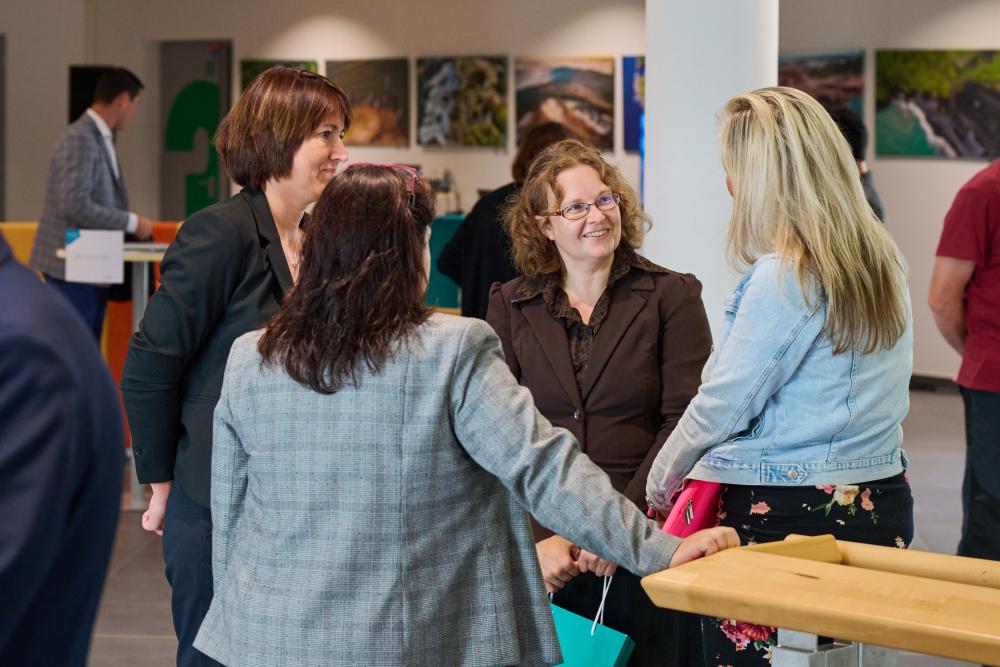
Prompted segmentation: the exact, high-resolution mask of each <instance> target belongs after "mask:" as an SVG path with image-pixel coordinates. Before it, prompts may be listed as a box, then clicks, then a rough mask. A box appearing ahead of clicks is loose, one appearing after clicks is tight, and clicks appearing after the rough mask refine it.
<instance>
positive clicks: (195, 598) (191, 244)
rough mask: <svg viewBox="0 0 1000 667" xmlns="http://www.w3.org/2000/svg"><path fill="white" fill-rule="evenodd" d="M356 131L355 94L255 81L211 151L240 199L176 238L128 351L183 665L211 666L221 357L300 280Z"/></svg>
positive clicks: (152, 512)
mask: <svg viewBox="0 0 1000 667" xmlns="http://www.w3.org/2000/svg"><path fill="white" fill-rule="evenodd" d="M350 123H351V106H350V103H349V102H348V99H347V96H346V95H345V94H344V92H343V91H342V90H341V89H340V88H339V87H338V86H337V85H336V84H334V83H333V82H332V81H330V80H329V79H327V78H325V77H323V76H320V75H318V74H313V73H311V72H307V71H305V70H298V69H290V68H286V67H274V68H271V69H269V70H267V71H265V72H263V73H262V74H260V75H259V76H258V77H257V78H256V79H254V80H253V82H251V84H250V86H249V87H247V89H246V91H244V93H243V95H242V96H241V97H240V99H239V100H237V102H236V104H235V105H234V106H233V108H232V109H231V110H230V112H229V113H228V114H227V115H226V117H225V118H224V119H223V120H222V123H221V124H220V126H219V129H218V132H217V134H216V139H215V144H216V148H217V149H218V151H219V155H220V156H221V157H222V162H223V164H224V165H225V167H226V169H227V170H228V171H229V173H230V175H231V176H232V177H233V180H235V181H236V182H237V183H239V184H240V185H242V186H243V190H242V191H241V192H240V193H239V194H237V195H235V196H234V197H231V198H230V199H227V200H226V201H223V202H220V203H218V204H213V205H212V206H209V207H208V208H206V209H204V210H202V211H199V212H197V213H195V214H194V215H192V216H191V217H189V218H188V219H187V220H186V221H185V223H184V224H183V225H182V226H181V228H180V230H179V231H178V233H177V238H176V239H175V240H174V242H173V243H172V244H171V245H170V248H168V250H167V254H166V256H165V257H164V258H163V263H162V265H161V271H162V282H161V285H160V289H159V290H158V291H157V292H156V294H154V295H153V298H152V300H151V301H150V303H149V307H148V308H147V309H146V312H145V316H144V317H143V320H142V322H141V323H140V324H139V330H138V331H137V332H136V333H135V334H134V335H133V337H132V340H131V343H130V345H129V351H128V357H127V359H126V361H125V369H124V372H123V377H122V394H123V398H124V402H125V409H126V411H127V413H128V418H129V425H130V427H131V429H132V441H133V448H132V451H133V454H134V458H135V467H136V473H137V474H138V477H139V481H141V482H143V483H150V484H151V485H152V488H153V497H152V499H151V500H150V502H149V509H148V511H147V512H146V513H145V514H143V517H142V526H143V528H145V529H146V530H150V531H155V532H157V533H159V534H161V535H163V555H164V560H165V562H166V574H167V580H168V581H169V582H170V585H171V588H172V591H173V593H172V596H173V597H172V611H173V619H174V629H175V631H176V633H177V639H178V648H177V664H178V665H185V666H186V665H213V664H216V663H215V662H214V661H213V660H211V659H209V658H207V657H206V656H204V655H202V654H201V653H199V652H198V651H197V650H196V649H194V647H193V646H192V642H193V641H194V637H195V634H196V633H197V632H198V626H199V625H200V624H201V621H202V619H203V618H204V615H205V613H206V612H207V611H208V607H209V604H210V602H211V599H212V569H211V568H212V566H211V560H210V558H209V554H210V546H211V534H212V519H211V514H210V512H209V473H210V460H211V452H212V438H211V432H212V411H213V410H214V409H215V404H216V402H217V401H218V398H219V392H220V390H221V388H222V373H223V369H224V367H225V363H226V356H227V355H228V354H229V348H230V346H231V345H232V342H233V341H234V340H235V339H236V338H237V337H238V336H240V335H242V334H244V333H246V332H247V331H251V330H253V329H256V328H258V327H260V326H261V325H262V324H263V323H264V322H266V321H267V319H268V318H270V317H271V315H273V314H274V313H275V312H277V310H278V305H279V304H280V303H281V301H282V299H283V295H284V294H285V292H287V291H288V290H289V289H290V288H291V286H292V284H293V283H294V281H295V280H296V278H297V277H298V272H299V256H300V253H301V248H302V242H303V238H304V231H303V227H304V223H305V221H306V215H305V209H306V208H307V207H308V206H310V205H311V204H313V203H314V202H315V201H316V200H317V199H319V195H320V193H321V192H322V191H323V188H324V187H325V186H326V184H327V183H329V182H330V179H331V178H333V175H334V173H336V170H337V165H338V164H339V163H341V162H343V161H344V160H346V159H347V150H346V149H345V148H344V143H343V135H344V133H345V132H346V130H347V128H348V127H349V126H350ZM175 482H176V483H175Z"/></svg>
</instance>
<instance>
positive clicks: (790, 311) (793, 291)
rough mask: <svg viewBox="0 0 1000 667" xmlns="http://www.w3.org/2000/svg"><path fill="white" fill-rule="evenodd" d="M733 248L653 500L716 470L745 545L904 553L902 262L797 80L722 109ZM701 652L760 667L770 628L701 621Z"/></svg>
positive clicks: (832, 130) (909, 508) (906, 347)
mask: <svg viewBox="0 0 1000 667" xmlns="http://www.w3.org/2000/svg"><path fill="white" fill-rule="evenodd" d="M721 143H722V164H723V167H724V169H725V173H726V183H727V185H728V187H729V190H730V192H731V194H732V196H733V213H732V219H731V222H730V226H729V235H728V251H729V255H730V260H731V262H732V263H733V264H734V265H736V266H739V267H743V268H746V273H745V275H744V276H743V278H742V280H740V282H739V284H738V286H737V287H736V290H735V291H734V293H733V295H732V298H731V299H730V300H729V301H728V303H727V305H726V311H725V322H724V325H723V328H722V331H721V334H720V336H719V339H718V341H717V343H716V347H715V350H714V352H713V354H712V357H711V358H710V359H709V361H708V364H707V365H706V368H705V373H704V377H703V382H702V385H701V387H700V389H699V390H698V395H697V396H695V398H694V399H693V400H692V401H691V403H690V405H689V406H688V408H687V410H686V412H685V413H684V416H683V417H682V418H681V420H680V422H679V423H678V425H677V428H675V429H674V431H673V433H672V434H671V436H670V438H669V439H668V440H667V443H666V445H664V447H663V449H662V450H661V451H660V454H659V455H658V456H657V458H656V461H655V462H654V463H653V466H652V470H651V472H650V474H649V480H648V485H647V497H648V498H649V502H650V504H651V505H652V506H653V507H655V508H657V509H659V510H667V509H668V508H669V506H670V502H671V498H672V497H673V495H674V494H675V492H676V491H677V489H678V488H679V487H680V485H681V483H682V482H683V480H684V479H685V478H693V479H701V480H708V481H715V482H721V483H723V484H725V485H726V487H725V491H724V492H723V496H722V500H721V503H720V504H721V507H720V517H721V522H722V523H723V525H728V526H733V527H735V528H736V530H737V532H738V533H739V534H740V538H741V541H742V542H743V543H744V544H747V543H753V542H769V541H775V540H780V539H783V538H784V537H785V536H786V535H787V534H789V533H793V532H794V533H800V534H823V533H832V534H834V535H836V536H837V537H838V538H842V539H848V540H853V541H856V542H867V543H870V544H881V545H889V546H893V545H895V546H899V547H901V548H903V547H906V546H907V545H908V544H909V542H910V540H911V538H912V535H913V500H912V497H911V495H910V489H909V485H908V484H907V481H906V478H905V476H904V473H903V471H904V467H905V458H904V456H903V452H902V450H901V449H900V445H901V443H902V440H903V432H902V428H901V423H902V421H903V417H904V416H905V415H906V412H907V409H908V407H909V393H908V384H909V378H910V371H911V369H912V331H911V314H910V303H909V294H908V291H907V287H906V282H905V280H906V278H905V267H904V264H903V260H902V258H901V256H900V253H899V250H898V249H897V248H896V246H895V244H894V243H893V241H892V239H891V238H890V237H889V234H888V233H887V232H886V231H885V228H884V227H883V226H882V225H881V224H880V223H879V221H878V219H877V218H876V217H875V215H874V213H873V212H872V209H871V207H870V206H869V205H868V204H867V202H866V201H865V196H864V192H863V191H862V188H861V184H860V182H859V181H858V175H857V167H856V166H855V164H854V159H853V158H852V157H851V152H850V149H849V148H848V146H847V143H846V141H845V140H844V138H843V137H842V136H841V134H840V131H839V130H838V128H837V126H836V125H835V124H834V123H833V121H832V120H831V118H830V116H829V114H828V113H827V112H826V111H825V110H824V109H823V108H822V107H821V106H820V105H819V103H817V102H816V101H815V100H814V99H813V98H811V97H809V96H808V95H806V94H805V93H803V92H801V91H798V90H794V89H791V88H764V89H761V90H757V91H754V92H752V93H748V94H746V95H739V96H737V97H735V98H733V99H732V100H730V101H729V103H728V104H727V105H726V107H725V109H724V112H723V121H722V130H721ZM703 634H704V642H705V658H706V664H712V665H716V664H730V665H754V664H767V663H768V662H769V656H770V647H771V646H772V645H773V644H774V640H775V633H774V629H773V628H767V627H759V626H750V625H747V624H744V623H740V622H738V621H734V620H722V619H705V620H704V621H703Z"/></svg>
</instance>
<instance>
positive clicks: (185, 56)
mask: <svg viewBox="0 0 1000 667" xmlns="http://www.w3.org/2000/svg"><path fill="white" fill-rule="evenodd" d="M232 87H233V86H232V47H231V45H230V43H229V42H225V41H219V40H213V41H184V42H162V43H161V44H160V95H161V98H160V137H161V138H162V144H161V146H162V153H161V157H160V219H161V220H182V219H184V218H186V217H188V216H189V215H191V214H192V213H194V212H196V211H199V210H201V209H203V208H205V207H206V206H210V205H212V204H214V203H216V202H218V201H221V200H223V199H225V198H227V197H228V196H229V179H228V178H227V176H226V172H225V170H224V169H223V168H222V165H221V163H220V160H219V156H218V154H216V152H215V147H214V146H213V140H214V138H215V130H216V128H217V127H218V125H219V121H221V120H222V117H223V116H224V115H225V114H226V112H227V111H228V110H229V106H230V100H231V99H232Z"/></svg>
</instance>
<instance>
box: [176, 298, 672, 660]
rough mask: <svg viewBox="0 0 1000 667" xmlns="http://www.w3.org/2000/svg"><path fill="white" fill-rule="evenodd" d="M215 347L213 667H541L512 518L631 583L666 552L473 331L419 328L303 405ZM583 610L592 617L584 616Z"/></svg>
mask: <svg viewBox="0 0 1000 667" xmlns="http://www.w3.org/2000/svg"><path fill="white" fill-rule="evenodd" d="M259 336H260V332H253V333H249V334H246V335H244V336H241V337H240V338H239V339H237V340H236V342H235V343H234V344H233V348H232V351H231V353H230V355H229V361H228V364H227V366H226V374H225V381H224V384H223V389H222V397H221V399H220V401H219V404H218V407H217V408H216V411H215V427H214V432H213V439H214V445H213V461H212V520H213V535H212V538H213V539H212V541H213V545H212V548H213V570H214V575H215V589H214V590H215V597H214V599H213V601H212V606H211V608H210V609H209V612H208V615H207V616H206V618H205V621H204V623H203V624H202V626H201V631H200V632H199V634H198V638H197V640H196V641H195V646H196V647H197V648H198V649H199V650H201V651H203V652H204V653H206V654H208V655H209V656H211V657H213V658H215V659H216V660H218V661H220V662H222V663H224V664H226V665H241V666H243V665H254V666H256V665H275V666H277V665H282V666H284V665H336V666H342V667H362V666H363V667H378V666H388V665H393V666H396V665H406V666H409V667H421V666H425V665H426V666H428V667H430V666H434V667H441V666H447V667H462V666H472V665H483V666H487V665H488V666H490V667H494V666H499V665H549V664H554V663H558V662H560V661H561V657H560V653H559V644H558V641H557V639H556V636H555V631H554V628H553V625H552V617H551V614H550V612H549V606H548V599H547V597H546V595H545V588H544V585H543V583H542V578H541V574H540V571H539V567H538V561H537V558H536V555H535V545H534V539H533V537H532V533H531V526H530V524H529V521H528V515H527V514H526V513H525V510H528V511H530V512H532V513H533V514H534V515H535V516H536V517H538V519H539V520H540V521H541V522H542V523H543V524H545V525H546V526H551V527H552V528H553V529H555V530H556V531H557V532H558V533H559V534H560V535H564V536H566V537H567V538H568V539H570V540H572V541H574V542H575V543H577V544H579V545H580V546H581V547H583V548H585V549H587V550H589V551H592V552H594V553H597V554H600V555H601V556H604V557H606V558H608V559H610V560H612V561H615V562H617V563H619V564H621V565H623V566H624V567H626V568H627V569H628V570H630V571H632V572H635V573H638V574H648V573H650V572H654V571H657V570H660V569H663V568H664V567H666V565H667V563H668V562H669V560H670V557H671V556H672V555H673V552H674V549H675V548H676V545H677V544H678V542H679V541H678V540H677V539H676V538H673V537H670V536H668V535H665V534H664V533H661V532H660V531H659V530H657V528H656V525H655V524H654V523H652V522H651V521H649V520H648V519H646V518H645V517H644V516H643V515H642V513H641V512H640V511H639V510H638V509H637V508H636V506H635V505H633V504H632V503H631V502H629V501H628V500H626V499H625V497H624V496H621V495H619V494H618V493H616V492H615V491H614V490H613V489H612V488H611V484H610V482H609V480H608V477H607V475H606V474H604V472H602V471H601V470H600V469H599V468H598V467H597V466H595V465H594V464H593V463H592V462H591V461H590V459H588V458H587V457H586V456H585V455H583V454H582V453H581V452H580V449H579V447H578V445H577V443H576V441H575V440H574V439H573V436H572V435H571V434H570V433H569V432H568V431H566V430H564V429H560V428H555V427H553V426H552V425H551V424H549V422H548V421H547V420H546V419H545V418H544V417H542V416H541V415H540V414H539V413H538V411H537V410H536V409H535V406H534V404H533V403H532V399H531V393H530V392H529V391H528V390H527V389H525V388H524V387H521V386H520V385H518V384H517V382H516V380H515V379H514V377H513V376H512V375H511V373H510V370H509V369H508V368H507V364H506V363H504V360H503V353H502V351H501V349H500V341H499V339H498V338H497V337H496V334H494V333H493V330H492V329H491V328H490V327H489V325H487V324H486V323H485V322H482V321H481V320H475V319H466V318H459V317H451V316H447V315H434V316H432V317H431V318H430V320H428V321H427V322H426V323H425V324H424V325H421V326H420V327H419V328H418V329H417V330H416V332H415V333H414V334H412V335H411V336H410V338H409V339H408V340H407V341H405V342H403V343H401V344H400V347H399V350H398V353H397V354H396V356H395V357H394V359H392V360H391V361H389V362H388V363H387V364H386V365H385V367H384V368H383V370H382V371H381V372H380V373H378V374H377V375H376V374H372V373H370V372H368V371H367V370H366V369H365V370H362V371H360V372H359V382H358V386H357V387H356V388H355V387H353V386H348V387H347V388H345V389H343V390H341V391H339V392H337V393H335V394H332V395H322V394H319V393H315V392H313V391H311V390H309V389H308V388H306V387H303V386H301V385H299V384H297V383H296V382H294V381H293V380H292V379H291V378H290V377H289V376H288V375H287V374H285V372H284V371H283V370H282V369H280V368H275V367H262V366H261V364H260V357H259V355H258V353H257V350H256V344H257V341H258V339H259ZM595 612H596V610H595Z"/></svg>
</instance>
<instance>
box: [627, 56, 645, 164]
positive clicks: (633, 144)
mask: <svg viewBox="0 0 1000 667" xmlns="http://www.w3.org/2000/svg"><path fill="white" fill-rule="evenodd" d="M645 108H646V58H645V56H625V57H623V58H622V116H623V117H624V118H623V121H624V122H623V125H624V130H625V150H627V151H638V150H639V147H640V144H641V142H642V130H643V127H642V115H643V113H644V112H645Z"/></svg>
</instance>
